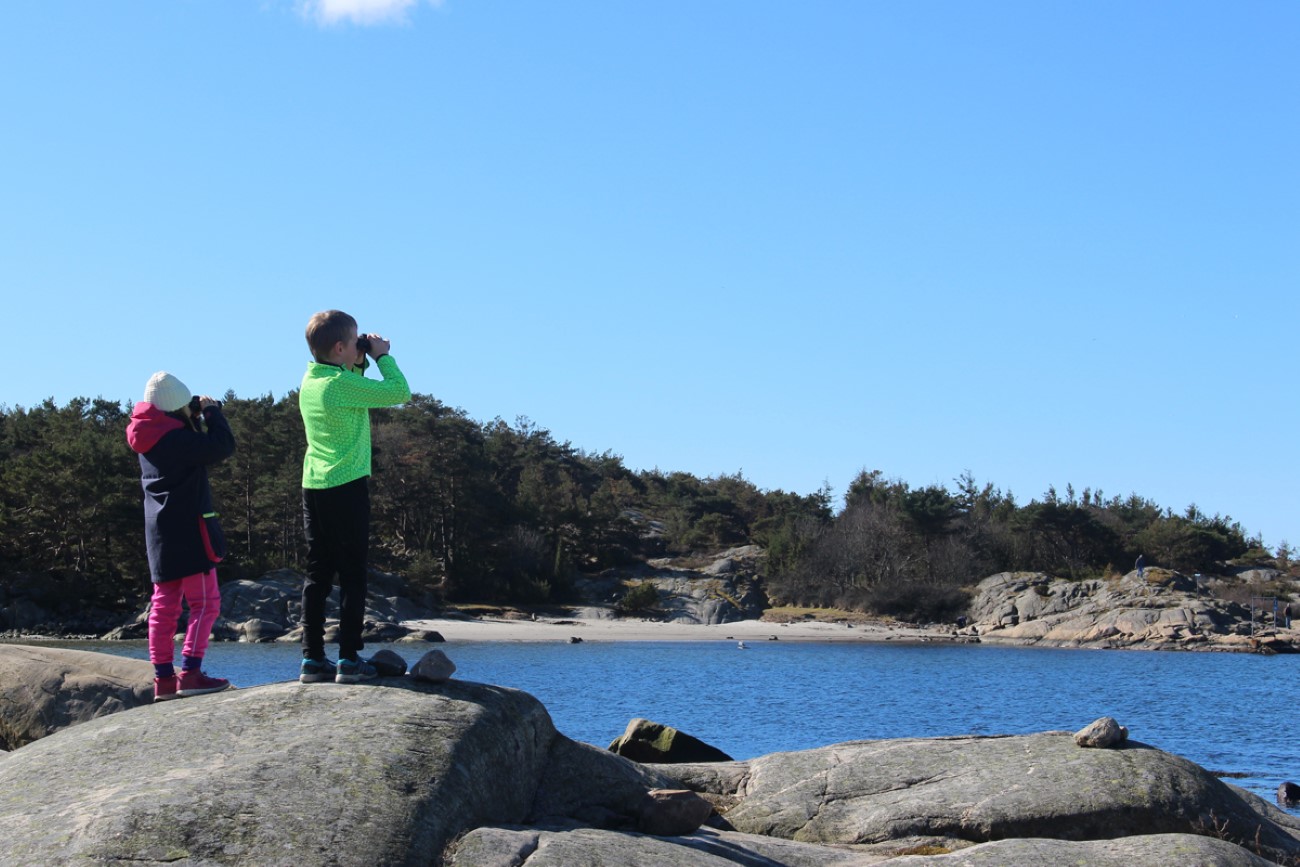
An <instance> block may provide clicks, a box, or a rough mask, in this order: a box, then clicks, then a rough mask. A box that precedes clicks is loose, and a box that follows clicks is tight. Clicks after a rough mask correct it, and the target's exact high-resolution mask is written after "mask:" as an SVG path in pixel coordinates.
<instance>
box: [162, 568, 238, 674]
mask: <svg viewBox="0 0 1300 867" xmlns="http://www.w3.org/2000/svg"><path fill="white" fill-rule="evenodd" d="M182 597H183V598H184V599H185V604H187V605H188V606H189V607H190V622H189V626H188V627H186V629H185V644H184V645H183V646H182V648H181V652H182V653H184V654H185V655H186V656H202V655H203V653H204V651H206V650H207V649H208V638H209V636H211V635H212V624H213V623H215V622H216V620H217V615H219V614H220V613H221V591H219V590H218V589H217V570H216V569H209V570H208V571H207V572H199V573H197V574H195V575H190V576H188V577H185V578H178V579H177V580H175V581H163V582H161V583H159V584H155V585H153V603H152V604H151V605H150V606H149V661H150V662H152V663H154V664H155V665H159V664H162V663H168V662H171V661H172V659H173V658H174V654H175V647H174V643H175V641H176V624H177V623H178V622H179V621H180V619H181V598H182Z"/></svg>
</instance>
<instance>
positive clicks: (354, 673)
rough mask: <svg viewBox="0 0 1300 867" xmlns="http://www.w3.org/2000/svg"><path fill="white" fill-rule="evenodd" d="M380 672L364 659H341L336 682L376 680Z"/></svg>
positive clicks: (335, 677)
mask: <svg viewBox="0 0 1300 867" xmlns="http://www.w3.org/2000/svg"><path fill="white" fill-rule="evenodd" d="M378 674H379V672H378V671H376V670H375V667H374V666H373V665H371V664H370V663H369V662H366V661H365V660H364V659H340V660H339V670H338V674H336V675H334V682H335V683H357V682H359V681H362V680H374V679H375V677H377V676H378Z"/></svg>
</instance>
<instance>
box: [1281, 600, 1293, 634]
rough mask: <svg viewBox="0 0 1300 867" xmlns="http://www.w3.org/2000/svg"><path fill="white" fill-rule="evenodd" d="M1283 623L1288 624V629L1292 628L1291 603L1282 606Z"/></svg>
mask: <svg viewBox="0 0 1300 867" xmlns="http://www.w3.org/2000/svg"><path fill="white" fill-rule="evenodd" d="M1282 622H1283V623H1285V624H1286V628H1287V629H1290V628H1291V603H1290V602H1288V603H1287V604H1285V605H1283V606H1282Z"/></svg>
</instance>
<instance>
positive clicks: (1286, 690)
mask: <svg viewBox="0 0 1300 867" xmlns="http://www.w3.org/2000/svg"><path fill="white" fill-rule="evenodd" d="M76 646H77V647H79V648H82V649H88V650H90V649H93V650H101V651H105V652H109V653H118V654H122V655H124V656H133V657H138V658H141V659H144V658H147V653H146V649H145V645H144V643H143V642H105V643H87V642H80V643H77V644H76ZM381 647H388V648H389V649H392V650H394V651H396V652H397V653H399V654H400V655H402V656H403V657H404V658H405V659H406V660H407V661H408V663H414V662H415V661H416V660H417V659H419V657H420V656H421V655H422V654H423V653H424V652H425V651H426V650H427V649H429V648H432V647H436V648H438V649H440V650H442V651H443V652H445V653H446V654H447V655H448V656H449V657H451V659H452V660H453V661H454V662H455V663H456V666H457V672H456V677H457V678H458V679H463V680H472V681H478V682H481V683H492V684H498V685H501V686H510V687H515V688H517V689H522V690H524V691H526V692H529V693H531V694H533V695H535V696H536V697H537V698H538V699H540V700H541V701H542V703H543V704H545V705H546V708H547V710H549V711H550V714H551V717H552V719H554V721H555V725H556V728H558V729H559V730H560V731H561V732H563V733H564V734H566V735H568V736H569V737H571V738H574V739H576V740H580V741H585V742H587V743H592V744H596V745H598V746H602V747H603V746H607V745H608V744H609V742H610V741H612V740H613V739H614V738H616V737H617V736H618V735H620V734H622V732H623V729H624V728H625V727H626V725H627V722H628V720H630V719H631V718H633V717H638V716H640V717H646V718H647V719H652V720H655V721H656V722H662V723H667V724H669V725H672V726H675V727H677V728H679V729H681V730H682V731H685V732H687V733H689V734H692V735H695V736H696V737H699V738H701V739H702V740H704V741H707V742H708V743H711V744H713V745H714V746H716V747H718V748H719V749H721V750H723V751H725V752H727V753H729V754H730V755H732V756H733V757H735V758H737V759H745V758H752V757H754V756H759V755H763V754H766V753H772V752H779V751H783V750H799V749H808V748H812V747H819V746H825V745H827V744H832V743H837V742H840V741H848V740H856V739H863V738H896V737H932V736H938V735H960V734H1024V733H1029V732H1037V731H1046V730H1049V729H1065V730H1068V731H1076V730H1078V729H1080V728H1082V727H1083V726H1085V725H1087V724H1088V723H1090V722H1092V721H1093V720H1094V719H1096V718H1097V717H1100V716H1113V717H1115V718H1116V719H1117V720H1119V722H1120V724H1121V725H1125V726H1128V729H1129V733H1130V737H1132V738H1134V739H1135V740H1139V741H1142V742H1143V743H1147V744H1151V745H1152V746H1156V747H1159V748H1160V749H1163V750H1167V751H1169V752H1173V753H1178V754H1179V755H1182V756H1186V757H1187V758H1189V759H1191V760H1193V761H1195V762H1197V763H1199V764H1201V765H1203V766H1205V767H1206V768H1209V769H1211V770H1215V771H1226V772H1232V773H1243V774H1246V775H1247V777H1246V778H1244V779H1234V780H1230V782H1233V783H1235V784H1237V785H1240V786H1242V787H1243V788H1246V789H1249V790H1251V791H1253V792H1256V793H1257V794H1259V795H1260V796H1262V797H1264V798H1266V799H1267V800H1269V801H1272V800H1273V797H1274V793H1275V792H1276V790H1277V786H1278V784H1279V783H1281V782H1283V781H1286V780H1290V781H1294V782H1300V755H1297V750H1296V748H1295V746H1294V744H1295V743H1296V741H1295V739H1294V735H1293V731H1292V727H1291V722H1292V720H1293V719H1294V716H1295V713H1296V701H1295V693H1294V692H1293V691H1292V690H1293V688H1294V686H1295V683H1296V663H1297V659H1296V658H1295V657H1288V656H1273V657H1265V656H1257V655H1252V654H1220V653H1160V652H1140V651H1089V650H1046V649H1038V648H1026V649H1013V648H993V647H978V646H970V645H965V646H936V645H932V644H923V645H879V644H847V643H845V644H839V643H837V644H819V643H805V642H752V643H750V644H749V649H748V650H743V651H742V650H739V649H737V647H736V645H735V643H733V642H724V641H712V642H586V643H583V644H567V643H549V642H548V643H534V642H523V643H516V642H508V643H503V642H454V641H453V642H448V643H446V644H438V645H427V646H426V645H411V644H395V645H372V646H370V647H368V648H367V652H372V651H375V650H378V649H380V648H381ZM298 660H299V653H298V648H297V646H296V645H291V644H290V645H285V644H234V643H217V644H213V645H211V647H210V648H209V650H208V659H207V665H206V667H207V669H208V671H209V672H210V673H212V674H216V675H219V676H221V677H228V678H230V679H231V680H232V681H233V682H234V683H235V684H236V685H238V686H254V685H257V684H262V683H271V682H274V681H280V680H289V679H292V678H296V677H297V670H298ZM325 688H328V687H325Z"/></svg>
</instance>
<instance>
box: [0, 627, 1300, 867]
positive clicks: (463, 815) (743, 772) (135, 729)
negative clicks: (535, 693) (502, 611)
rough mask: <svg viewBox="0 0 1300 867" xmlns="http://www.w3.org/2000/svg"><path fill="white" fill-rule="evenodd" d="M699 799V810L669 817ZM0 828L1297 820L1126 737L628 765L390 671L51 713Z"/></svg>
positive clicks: (109, 840) (332, 838)
mask: <svg viewBox="0 0 1300 867" xmlns="http://www.w3.org/2000/svg"><path fill="white" fill-rule="evenodd" d="M37 650H38V651H40V652H41V653H48V652H49V651H48V650H46V649H43V648H38V649H37ZM86 655H89V656H93V655H94V654H86ZM706 802H707V803H706ZM710 807H711V808H712V810H713V811H714V813H715V815H714V816H713V817H712V818H711V819H710V820H709V821H710V823H711V824H712V825H713V826H714V827H706V828H701V829H698V830H694V826H695V825H696V824H698V822H699V821H700V820H701V819H702V818H703V817H704V816H705V814H706V813H708V812H709V811H710ZM0 828H4V829H5V831H4V842H5V845H4V847H3V848H0V865H7V864H65V863H92V862H94V863H99V862H105V863H116V862H125V861H130V862H133V863H139V864H144V865H148V864H163V863H191V864H258V865H278V864H294V865H316V864H331V865H373V864H439V863H446V864H449V865H457V867H467V865H473V867H493V865H501V867H506V865H509V867H521V865H522V867H546V865H566V867H567V865H572V864H601V865H606V867H618V865H628V867H631V865H642V864H657V865H668V867H672V865H709V864H717V865H723V864H741V865H755V864H764V865H768V867H772V865H777V867H779V865H799V867H802V865H808V867H811V865H823V864H830V865H859V864H861V865H866V864H876V863H898V864H900V865H901V864H935V865H942V864H1005V863H1013V864H1018V865H1030V867H1033V865H1043V867H1046V865H1053V867H1055V865H1057V864H1061V863H1087V864H1101V865H1120V864H1123V865H1126V867H1144V865H1152V867H1154V865H1162V867H1163V865H1167V864H1174V863H1177V864H1182V863H1197V864H1222V865H1259V864H1264V863H1269V862H1270V861H1276V862H1279V863H1293V862H1294V861H1296V860H1300V820H1297V819H1296V818H1295V817H1293V816H1290V815H1289V814H1286V813H1284V812H1282V811H1281V810H1279V809H1278V808H1276V807H1274V806H1273V805H1271V804H1269V803H1267V802H1265V801H1264V800H1263V799H1261V798H1259V797H1257V796H1254V795H1251V794H1249V793H1246V792H1244V791H1242V790H1239V789H1236V788H1234V787H1232V786H1229V785H1226V784H1224V783H1223V782H1221V781H1220V780H1218V779H1217V778H1216V777H1214V776H1213V775H1212V774H1210V773H1209V772H1207V771H1205V770H1204V769H1202V768H1201V767H1199V766H1197V765H1195V764H1193V763H1191V762H1189V761H1186V760H1184V759H1181V758H1179V757H1177V756H1173V755H1170V754H1167V753H1164V752H1162V751H1160V750H1158V749H1155V748H1152V747H1149V746H1146V745H1144V744H1140V743H1136V742H1134V741H1132V740H1129V741H1126V742H1123V743H1113V744H1112V745H1111V747H1110V748H1108V749H1082V748H1080V747H1079V746H1078V745H1076V742H1075V740H1074V737H1073V736H1072V735H1071V734H1070V733H1068V732H1046V733H1042V734H1035V735H1022V736H1005V737H952V738H927V739H914V738H909V739H895V740H881V741H857V742H850V743H844V744H837V745H834V746H829V747H823V748H821V749H816V750H806V751H802V752H791V753H776V754H773V755H769V756H763V757H760V758H757V759H752V760H749V761H743V762H707V763H697V764H680V765H670V764H658V765H642V764H638V763H636V762H632V761H629V760H627V759H624V758H621V757H619V756H616V755H613V754H611V753H609V752H607V751H605V750H602V749H599V748H597V747H594V746H591V745H588V744H582V743H578V742H575V741H572V740H570V739H569V738H566V737H564V736H563V735H562V734H559V733H558V732H556V731H555V729H554V727H553V725H552V723H551V720H550V717H549V715H548V714H547V713H546V710H545V708H543V707H542V705H541V704H540V703H539V702H537V700H536V699H534V698H532V697H531V696H529V695H527V694H525V693H522V692H518V691H516V690H510V689H502V688H499V687H493V686H487V685H483V684H474V683H466V682H459V681H450V682H447V683H442V684H431V683H427V682H421V681H417V680H416V679H414V678H412V677H410V676H404V677H395V678H388V679H384V680H381V681H377V682H373V683H370V684H359V685H354V686H343V685H333V684H331V685H304V684H298V683H293V682H291V683H281V684H272V685H268V686H261V687H256V688H252V689H244V690H232V691H228V692H223V693H216V694H212V695H206V696H198V697H194V698H190V699H186V700H184V701H178V702H167V703H163V704H157V705H155V704H149V705H146V706H142V707H137V708H135V709H132V710H127V711H124V712H122V713H117V714H115V715H112V716H107V717H100V718H96V719H92V720H90V721H88V722H84V723H81V724H79V725H75V726H72V727H69V728H65V729H62V730H59V731H56V732H54V733H53V734H50V735H49V736H47V737H44V738H42V739H40V740H37V741H35V742H33V743H30V744H28V745H26V746H23V747H21V748H20V749H17V750H15V751H13V752H12V753H9V754H7V755H5V754H0Z"/></svg>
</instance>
